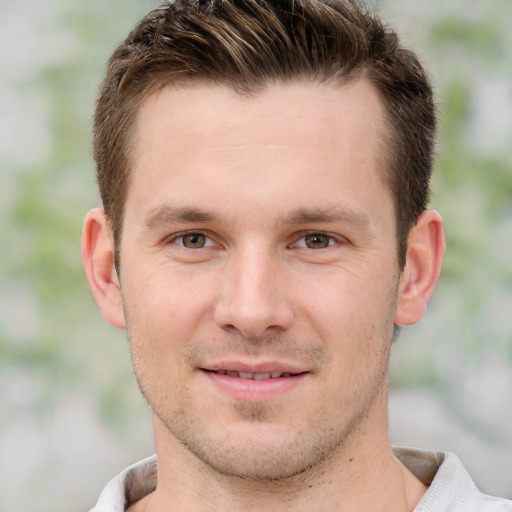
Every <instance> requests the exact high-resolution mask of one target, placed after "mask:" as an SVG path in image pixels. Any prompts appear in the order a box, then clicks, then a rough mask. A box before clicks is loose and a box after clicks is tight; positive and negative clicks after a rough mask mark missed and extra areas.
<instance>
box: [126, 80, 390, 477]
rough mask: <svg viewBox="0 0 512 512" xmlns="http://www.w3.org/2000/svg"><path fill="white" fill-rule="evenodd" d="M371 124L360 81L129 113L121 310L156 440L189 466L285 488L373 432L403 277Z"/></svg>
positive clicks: (174, 99) (380, 415)
mask: <svg viewBox="0 0 512 512" xmlns="http://www.w3.org/2000/svg"><path fill="white" fill-rule="evenodd" d="M382 116H383V108H382V106H381V104H380V101H379V99H378V96H377V94H376V92H375V91H374V90H373V88H372V87H371V85H369V84H367V83H366V82H363V81H361V82H357V83H354V84H351V85H347V86H344V87H341V88H333V87H331V86H325V85H318V84H312V83H308V84H287V85H272V86H269V88H268V89H266V90H265V91H264V92H262V93H260V94H259V95H258V96H256V97H253V98H242V97H240V96H238V95H236V94H235V93H234V92H233V91H231V90H229V89H227V88H223V87H213V86H199V85H198V86H197V87H195V88H186V89H181V90H172V89H165V90H162V91H160V92H158V93H155V94H154V95H152V96H151V97H149V98H148V99H147V101H146V102H145V103H144V105H143V106H142V108H141V111H140V115H139V118H138V121H137V136H136V141H137V142H136V146H135V159H134V168H133V170H132V181H131V184H130V188H129V191H128V197H127V202H126V210H125V217H124V231H123V238H122V242H121V247H120V258H121V289H122V294H123V305H124V312H125V318H126V322H127V328H128V333H129V338H130V343H131V349H132V357H133V363H134V368H135V373H136V376H137V379H138V382H139V385H140V388H141V390H142V392H143V393H144V395H145V397H146V399H147V400H148V402H149V404H150V405H151V407H152V409H153V411H154V413H155V418H156V419H155V429H156V430H157V434H158V435H157V437H158V436H160V437H164V438H167V439H168V440H169V442H175V443H176V445H177V446H179V449H181V450H184V453H185V454H186V455H185V456H186V457H190V458H191V459H194V460H196V461H197V460H199V461H201V462H200V463H201V464H203V463H205V464H207V466H209V467H210V468H213V469H214V470H215V471H218V472H221V473H224V474H231V475H237V476H245V477H253V478H267V479H268V478H270V479H275V478H282V477H286V476H291V475H293V474H297V473H300V472H302V471H305V470H307V469H308V468H311V467H315V466H316V465H317V464H319V463H320V462H322V461H325V460H326V459H328V458H329V456H330V455H331V454H333V453H337V452H338V451H339V450H341V449H342V448H343V447H347V446H349V445H350V444H354V443H357V441H358V439H359V438H360V437H361V436H362V435H364V432H366V433H367V432H368V431H369V430H371V429H372V428H374V429H376V428H378V427H380V426H381V423H383V422H384V421H385V415H386V413H385V408H386V404H385V400H384V399H383V398H382V397H383V396H385V394H386V387H387V365H388V355H389V349H390V340H391V337H392V332H393V325H394V315H395V310H396V297H397V286H398V280H399V271H398V265H397V258H396V241H395V220H394V213H393V203H392V199H391V196H390V194H389V193H388V191H387V190H386V188H385V186H384V183H383V179H382V172H383V170H382V169H381V168H380V164H379V152H380V147H379V141H380V135H379V131H380V128H381V124H382ZM363 427H364V428H363ZM183 446H184V447H185V448H183Z"/></svg>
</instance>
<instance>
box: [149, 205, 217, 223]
mask: <svg viewBox="0 0 512 512" xmlns="http://www.w3.org/2000/svg"><path fill="white" fill-rule="evenodd" d="M218 220H219V216H218V215H216V214H214V213H211V212H207V211H204V210H201V209H199V208H187V207H182V208H180V207H173V206H169V205H162V206H159V207H157V208H154V209H153V210H151V211H150V212H149V215H148V217H147V218H146V220H145V225H146V226H147V227H148V228H150V229H155V228H157V227H159V226H162V225H166V224H173V223H177V222H213V221H218Z"/></svg>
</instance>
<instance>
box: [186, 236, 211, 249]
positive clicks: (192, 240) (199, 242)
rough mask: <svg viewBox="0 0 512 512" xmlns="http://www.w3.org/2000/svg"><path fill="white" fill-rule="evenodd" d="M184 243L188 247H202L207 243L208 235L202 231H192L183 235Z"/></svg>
mask: <svg viewBox="0 0 512 512" xmlns="http://www.w3.org/2000/svg"><path fill="white" fill-rule="evenodd" d="M181 240H182V244H183V246H184V247H187V248H188V249H202V248H203V247H204V246H205V245H206V240H207V238H206V236H205V235H203V234H202V233H190V234H188V235H183V236H182V237H181Z"/></svg>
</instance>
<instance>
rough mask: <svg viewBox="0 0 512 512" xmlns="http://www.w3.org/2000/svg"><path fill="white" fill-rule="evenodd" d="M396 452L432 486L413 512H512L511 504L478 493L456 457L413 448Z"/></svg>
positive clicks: (447, 453)
mask: <svg viewBox="0 0 512 512" xmlns="http://www.w3.org/2000/svg"><path fill="white" fill-rule="evenodd" d="M394 452H395V455H396V456H397V457H398V458H399V459H400V460H401V462H402V463H403V464H404V465H405V466H406V467H407V468H408V469H409V470H410V471H411V472H412V473H414V474H415V475H416V476H417V477H418V478H419V479H420V480H421V481H422V482H423V483H424V484H425V485H427V486H429V488H428V491H427V492H426V493H425V495H424V496H423V498H422V499H421V501H420V502H419V503H418V505H417V507H416V508H415V509H414V512H512V501H510V500H506V499H503V498H497V497H494V496H488V495H487V494H484V493H482V492H480V491H479V490H478V488H477V487H476V485H475V483H474V482H473V480H472V479H471V477H470V476H469V474H468V472H467V471H466V469H465V468H464V466H463V465H462V462H461V461H460V459H459V458H458V457H457V456H456V455H455V454H453V453H450V452H433V451H426V450H416V449H411V448H395V449H394Z"/></svg>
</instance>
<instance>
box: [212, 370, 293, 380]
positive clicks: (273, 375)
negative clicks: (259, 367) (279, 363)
mask: <svg viewBox="0 0 512 512" xmlns="http://www.w3.org/2000/svg"><path fill="white" fill-rule="evenodd" d="M215 373H217V374H218V375H228V376H229V377H234V378H240V379H251V380H266V379H278V378H279V377H291V376H292V374H291V373H287V372H285V373H283V372H269V373H267V372H259V373H249V372H236V371H232V370H217V371H216V372H215Z"/></svg>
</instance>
